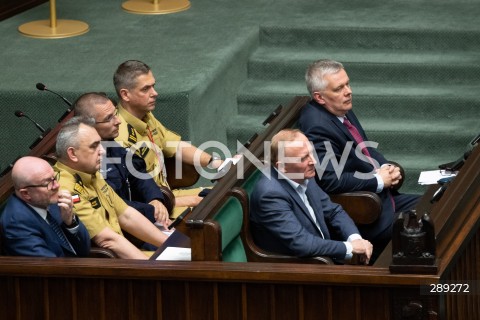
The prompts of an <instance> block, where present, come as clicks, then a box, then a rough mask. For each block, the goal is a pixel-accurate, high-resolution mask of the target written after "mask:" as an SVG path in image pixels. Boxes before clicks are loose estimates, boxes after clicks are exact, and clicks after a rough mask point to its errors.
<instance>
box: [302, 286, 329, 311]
mask: <svg viewBox="0 0 480 320" xmlns="http://www.w3.org/2000/svg"><path fill="white" fill-rule="evenodd" d="M301 296H302V300H303V314H304V319H307V320H310V319H312V320H313V319H318V318H319V315H322V319H325V320H330V319H332V317H333V315H332V312H331V306H332V296H331V290H330V288H329V287H328V286H326V285H325V286H318V285H316V286H313V285H311V286H309V285H305V286H302V291H301Z"/></svg>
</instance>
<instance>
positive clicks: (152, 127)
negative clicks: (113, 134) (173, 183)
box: [115, 104, 181, 187]
mask: <svg viewBox="0 0 480 320" xmlns="http://www.w3.org/2000/svg"><path fill="white" fill-rule="evenodd" d="M118 114H119V117H120V119H121V121H122V124H120V129H119V135H118V137H117V138H116V139H115V140H116V141H117V142H118V143H120V144H121V145H122V146H124V147H126V148H132V151H133V152H136V153H137V154H138V155H139V156H141V157H142V158H143V159H144V160H145V164H146V168H147V172H148V173H149V174H150V175H151V176H152V177H153V179H154V180H155V182H156V183H157V185H159V186H166V187H168V182H167V173H166V170H165V165H164V160H163V159H164V157H167V158H170V157H173V156H175V153H176V151H177V146H178V142H180V140H181V137H180V135H178V134H176V133H175V132H173V131H170V130H168V129H167V128H165V127H164V126H163V125H162V124H161V123H160V121H158V120H157V119H156V118H155V117H154V116H153V114H152V113H151V112H149V113H147V115H146V116H145V118H143V119H142V120H140V119H138V118H136V117H135V116H133V115H132V114H130V113H129V112H128V111H127V110H125V109H124V108H123V107H122V106H121V104H118ZM169 141H170V142H175V143H173V144H172V145H170V144H169V145H168V146H167V142H169Z"/></svg>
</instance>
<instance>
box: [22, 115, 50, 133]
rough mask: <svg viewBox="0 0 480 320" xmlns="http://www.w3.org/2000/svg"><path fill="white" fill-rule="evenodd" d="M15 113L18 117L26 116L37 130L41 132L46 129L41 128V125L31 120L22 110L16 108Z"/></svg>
mask: <svg viewBox="0 0 480 320" xmlns="http://www.w3.org/2000/svg"><path fill="white" fill-rule="evenodd" d="M15 115H16V116H17V117H19V118H21V117H25V118H27V119H28V120H30V121H32V122H33V124H34V125H35V127H37V128H38V130H40V131H41V132H42V133H45V132H46V131H47V130H45V129H43V127H42V126H41V125H39V124H38V123H37V122H35V121H33V120H32V118H30V117H29V116H27V115H26V114H25V113H23V112H22V111H20V110H17V111H15Z"/></svg>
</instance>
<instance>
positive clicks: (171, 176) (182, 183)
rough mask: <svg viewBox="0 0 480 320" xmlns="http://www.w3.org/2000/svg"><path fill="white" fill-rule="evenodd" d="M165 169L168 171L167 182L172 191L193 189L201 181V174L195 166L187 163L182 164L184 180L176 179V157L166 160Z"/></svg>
mask: <svg viewBox="0 0 480 320" xmlns="http://www.w3.org/2000/svg"><path fill="white" fill-rule="evenodd" d="M165 168H166V170H167V182H168V184H169V186H170V188H172V189H179V188H186V187H191V186H193V185H194V184H195V183H197V181H198V179H200V174H199V173H198V172H197V169H195V166H194V165H191V164H188V163H185V162H182V168H181V170H182V171H181V173H182V178H181V179H177V178H175V168H176V162H175V157H172V158H165Z"/></svg>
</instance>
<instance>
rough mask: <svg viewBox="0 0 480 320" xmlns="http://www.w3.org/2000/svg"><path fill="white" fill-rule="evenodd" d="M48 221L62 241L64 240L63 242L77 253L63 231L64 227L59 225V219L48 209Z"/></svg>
mask: <svg viewBox="0 0 480 320" xmlns="http://www.w3.org/2000/svg"><path fill="white" fill-rule="evenodd" d="M47 222H48V224H49V225H50V227H52V229H53V231H55V233H56V234H57V236H58V237H59V238H60V241H61V242H62V244H63V245H64V246H65V247H66V248H69V249H70V251H72V252H73V253H75V250H74V249H73V247H72V245H71V244H70V242H69V241H68V239H67V237H66V236H65V234H64V233H63V231H62V228H61V227H60V226H59V225H58V223H57V221H56V220H55V219H54V218H53V217H52V215H51V214H50V212H48V211H47Z"/></svg>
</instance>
